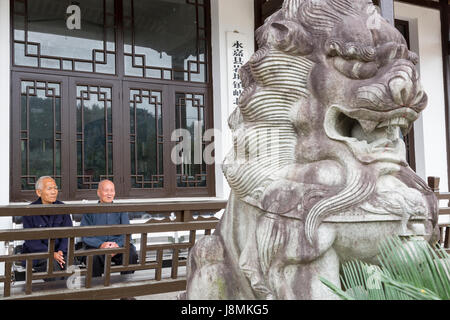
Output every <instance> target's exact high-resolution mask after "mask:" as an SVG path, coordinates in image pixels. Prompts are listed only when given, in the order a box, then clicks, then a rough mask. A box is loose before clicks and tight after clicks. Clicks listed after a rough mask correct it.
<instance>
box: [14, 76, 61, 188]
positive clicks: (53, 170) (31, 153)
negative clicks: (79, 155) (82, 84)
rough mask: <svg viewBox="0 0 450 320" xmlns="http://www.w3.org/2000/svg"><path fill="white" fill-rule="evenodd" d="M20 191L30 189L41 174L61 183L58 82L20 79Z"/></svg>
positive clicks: (59, 86) (59, 91)
mask: <svg viewBox="0 0 450 320" xmlns="http://www.w3.org/2000/svg"><path fill="white" fill-rule="evenodd" d="M20 108H21V117H20V118H21V119H20V122H21V128H20V146H21V167H22V168H21V169H22V170H21V190H33V189H34V186H35V183H36V181H37V179H38V178H39V177H40V176H44V175H50V176H52V177H53V178H54V179H55V181H56V183H57V184H58V185H59V186H61V135H62V133H61V85H60V83H56V82H47V81H36V80H30V81H21V105H20Z"/></svg>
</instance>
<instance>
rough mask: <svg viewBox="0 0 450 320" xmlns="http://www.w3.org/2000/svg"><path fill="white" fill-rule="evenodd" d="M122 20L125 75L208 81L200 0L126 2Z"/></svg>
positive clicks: (137, 0)
mask: <svg viewBox="0 0 450 320" xmlns="http://www.w3.org/2000/svg"><path fill="white" fill-rule="evenodd" d="M149 13H150V17H149V16H148V15H149ZM123 21H124V63H125V75H128V76H136V77H143V78H156V79H164V80H180V81H189V82H201V83H205V82H207V64H208V62H207V56H208V54H207V53H208V49H207V32H206V14H205V3H204V1H203V0H170V1H168V0H160V1H147V0H129V1H125V2H124V13H123Z"/></svg>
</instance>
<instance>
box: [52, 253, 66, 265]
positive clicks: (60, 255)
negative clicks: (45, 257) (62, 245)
mask: <svg viewBox="0 0 450 320" xmlns="http://www.w3.org/2000/svg"><path fill="white" fill-rule="evenodd" d="M53 258H54V259H55V260H56V262H58V263H59V265H60V266H61V268H64V265H65V264H66V262H65V261H64V253H63V252H62V251H61V250H59V251H58V252H54V253H53Z"/></svg>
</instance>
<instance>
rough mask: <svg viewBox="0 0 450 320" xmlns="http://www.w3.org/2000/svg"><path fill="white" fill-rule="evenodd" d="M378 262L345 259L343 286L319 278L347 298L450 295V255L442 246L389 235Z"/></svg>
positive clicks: (433, 297)
mask: <svg viewBox="0 0 450 320" xmlns="http://www.w3.org/2000/svg"><path fill="white" fill-rule="evenodd" d="M379 263H380V267H378V266H374V265H369V264H367V263H364V262H361V261H350V262H347V263H345V264H344V265H343V266H342V275H341V284H342V288H338V287H337V286H335V285H334V284H332V283H331V282H329V281H327V280H326V279H323V278H322V277H321V278H320V280H321V281H322V283H324V285H326V286H327V287H328V288H329V289H330V290H331V291H332V292H333V293H334V294H336V295H337V296H338V297H340V298H341V299H344V300H351V299H356V300H440V299H445V300H448V299H450V256H449V255H448V254H447V253H446V252H445V250H442V248H440V247H437V248H432V247H431V246H430V245H429V244H428V243H427V242H426V241H424V240H423V239H421V238H408V239H407V240H401V239H400V238H398V237H394V238H389V239H387V240H386V241H384V242H382V243H381V245H380V255H379Z"/></svg>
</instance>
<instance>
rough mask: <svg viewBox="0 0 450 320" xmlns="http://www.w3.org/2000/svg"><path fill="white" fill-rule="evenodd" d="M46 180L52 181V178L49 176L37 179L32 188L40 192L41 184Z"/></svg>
mask: <svg viewBox="0 0 450 320" xmlns="http://www.w3.org/2000/svg"><path fill="white" fill-rule="evenodd" d="M46 179H52V180H54V179H53V178H52V177H50V176H42V177H40V178H39V179H38V181H36V184H35V185H34V188H35V189H36V190H42V183H43V182H44V180H46Z"/></svg>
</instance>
